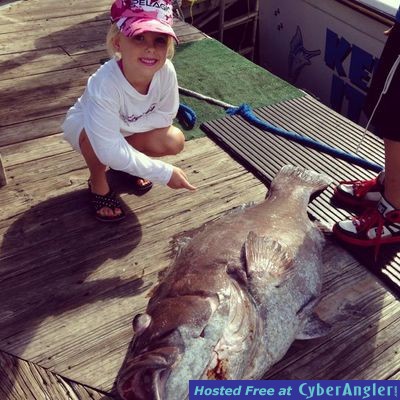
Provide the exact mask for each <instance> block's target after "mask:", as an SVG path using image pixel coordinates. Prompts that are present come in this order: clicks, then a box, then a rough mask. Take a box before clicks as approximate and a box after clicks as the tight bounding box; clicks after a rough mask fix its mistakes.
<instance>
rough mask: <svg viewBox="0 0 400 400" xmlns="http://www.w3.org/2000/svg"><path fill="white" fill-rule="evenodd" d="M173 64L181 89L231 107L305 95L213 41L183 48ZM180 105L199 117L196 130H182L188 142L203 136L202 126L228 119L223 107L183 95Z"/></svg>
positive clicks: (207, 40) (205, 40)
mask: <svg viewBox="0 0 400 400" xmlns="http://www.w3.org/2000/svg"><path fill="white" fill-rule="evenodd" d="M172 61H173V63H174V65H175V69H176V71H177V75H178V83H179V86H181V87H183V88H186V89H190V90H193V91H195V92H198V93H201V94H203V95H206V96H209V97H212V98H215V99H218V100H222V101H224V102H226V103H229V104H232V105H240V104H242V103H247V104H249V105H250V106H252V107H253V108H256V107H263V106H269V105H271V104H275V103H279V102H281V101H285V100H290V99H293V98H296V97H301V96H303V95H304V93H303V92H302V91H300V90H299V89H297V88H295V87H294V86H292V85H290V84H289V83H287V82H285V81H284V80H282V79H280V78H278V77H276V76H275V75H273V74H271V73H270V72H268V71H267V70H265V69H264V68H261V67H260V66H258V65H256V64H254V63H252V62H251V61H249V60H248V59H246V58H245V57H243V56H241V55H239V54H237V53H235V52H234V51H232V50H231V49H229V48H228V47H226V46H224V45H223V44H221V43H220V42H218V41H216V40H214V39H203V40H199V41H196V42H190V43H184V44H180V45H179V46H178V47H177V49H176V54H175V56H174V58H173V60H172ZM180 102H181V103H182V104H185V105H187V106H189V107H190V108H192V109H193V111H195V113H196V115H197V122H196V125H195V127H194V128H193V129H192V130H183V131H184V133H185V136H186V138H187V139H188V140H189V139H193V138H197V137H201V136H204V133H203V132H202V131H201V130H200V125H201V124H202V123H203V122H206V121H211V120H214V119H217V118H221V117H224V116H226V113H225V110H224V109H223V108H222V107H218V106H215V105H212V104H209V103H207V102H205V101H202V100H198V99H194V98H192V97H189V96H184V95H182V94H181V95H180ZM175 123H176V125H178V126H180V124H179V123H177V122H175ZM180 127H181V126H180ZM181 129H183V128H182V127H181Z"/></svg>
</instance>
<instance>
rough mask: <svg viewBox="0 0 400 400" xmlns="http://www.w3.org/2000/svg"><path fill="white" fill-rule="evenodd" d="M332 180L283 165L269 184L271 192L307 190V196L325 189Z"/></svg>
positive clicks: (323, 175) (301, 168)
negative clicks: (296, 188)
mask: <svg viewBox="0 0 400 400" xmlns="http://www.w3.org/2000/svg"><path fill="white" fill-rule="evenodd" d="M332 181H333V180H332V179H331V178H330V177H329V176H327V175H325V174H321V173H318V172H315V171H312V170H310V169H305V168H303V167H297V166H293V165H285V166H283V167H282V168H281V170H280V171H279V172H278V174H277V175H276V176H275V178H274V179H273V180H272V182H271V190H272V191H273V190H277V189H279V190H286V191H289V190H293V189H294V188H295V187H301V188H305V189H309V194H310V195H311V194H313V193H315V192H318V191H321V190H323V189H325V188H326V187H327V186H328V185H329V184H330V183H331V182H332Z"/></svg>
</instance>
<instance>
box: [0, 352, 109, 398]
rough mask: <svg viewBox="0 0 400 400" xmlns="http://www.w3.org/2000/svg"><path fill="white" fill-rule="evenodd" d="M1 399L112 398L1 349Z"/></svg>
mask: <svg viewBox="0 0 400 400" xmlns="http://www.w3.org/2000/svg"><path fill="white" fill-rule="evenodd" d="M0 383H1V384H0V398H1V399H7V400H22V399H35V400H48V399H52V400H111V397H109V396H108V395H107V394H104V393H100V392H98V391H96V390H94V389H92V388H89V387H85V386H84V385H80V384H79V383H76V382H71V381H69V380H67V379H64V378H63V377H61V376H59V375H56V374H53V373H51V372H50V371H48V370H46V369H44V368H42V367H40V366H38V365H36V364H34V363H31V362H27V361H24V360H21V359H18V358H16V357H13V356H11V355H10V354H7V353H5V352H2V351H0Z"/></svg>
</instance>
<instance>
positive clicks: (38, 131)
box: [0, 89, 83, 164]
mask: <svg viewBox="0 0 400 400" xmlns="http://www.w3.org/2000/svg"><path fill="white" fill-rule="evenodd" d="M82 90H83V89H82ZM72 101H73V100H72V99H71V102H72ZM0 113H1V111H0ZM64 119H65V111H64V110H63V112H62V113H61V114H60V115H58V114H56V115H52V116H45V117H43V118H37V119H34V120H31V121H29V120H28V121H24V120H22V121H21V122H19V123H14V124H10V125H8V126H3V127H1V133H0V147H1V146H7V145H12V144H14V143H22V142H25V141H28V140H31V139H35V138H41V137H44V136H49V135H54V134H57V133H60V132H61V124H62V122H63V121H64ZM14 150H15V151H17V150H18V147H16V148H15V147H9V150H7V148H6V147H4V148H3V149H2V152H3V151H4V154H5V160H6V161H5V162H6V164H8V161H7V157H8V156H7V154H9V153H11V152H15V151H14ZM21 156H22V157H23V154H22V155H21Z"/></svg>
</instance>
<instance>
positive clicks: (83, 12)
mask: <svg viewBox="0 0 400 400" xmlns="http://www.w3.org/2000/svg"><path fill="white" fill-rule="evenodd" d="M110 4H111V2H110V0H99V1H96V2H92V3H90V2H89V3H87V4H85V5H84V8H83V7H82V2H81V1H79V0H69V1H65V2H59V3H57V5H56V6H55V5H54V2H53V1H51V0H29V1H16V2H12V3H10V4H9V5H8V6H5V7H2V9H1V14H0V27H1V28H0V33H2V32H5V33H6V32H17V31H18V30H17V29H18V28H19V26H21V25H26V24H27V23H29V24H34V23H35V21H46V22H49V21H50V22H51V20H55V21H57V20H58V19H60V18H62V17H68V16H71V18H82V17H83V16H85V18H87V17H88V16H90V15H91V14H93V15H94V16H95V15H102V14H106V13H108V11H109V9H110ZM93 18H94V17H93Z"/></svg>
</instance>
